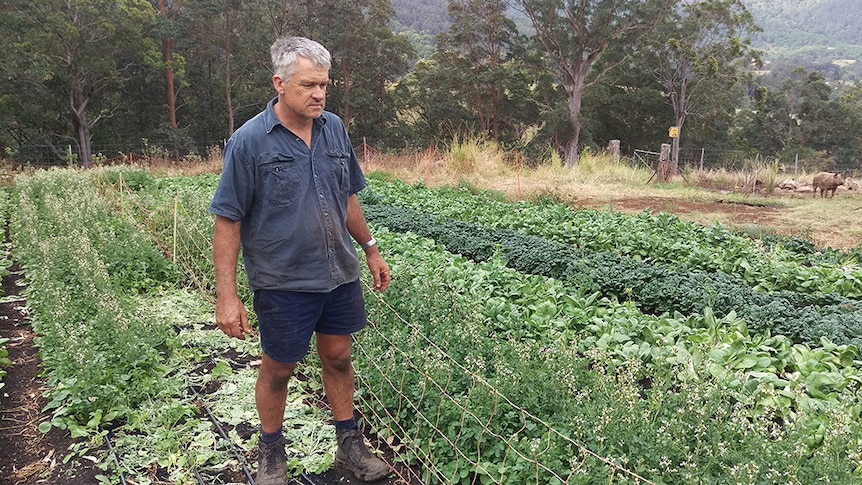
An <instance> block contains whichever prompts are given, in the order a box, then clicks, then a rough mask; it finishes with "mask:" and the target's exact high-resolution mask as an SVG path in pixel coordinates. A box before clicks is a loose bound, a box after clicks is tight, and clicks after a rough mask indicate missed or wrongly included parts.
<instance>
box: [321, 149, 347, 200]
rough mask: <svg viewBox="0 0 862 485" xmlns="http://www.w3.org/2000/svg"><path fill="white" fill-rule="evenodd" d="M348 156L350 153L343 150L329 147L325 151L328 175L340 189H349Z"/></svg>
mask: <svg viewBox="0 0 862 485" xmlns="http://www.w3.org/2000/svg"><path fill="white" fill-rule="evenodd" d="M349 156H350V154H349V153H347V152H346V151H344V150H338V149H330V150H327V151H326V158H327V159H328V160H329V163H328V164H327V170H328V172H329V176H330V178H331V179H332V181H333V182H334V183H335V186H336V187H338V188H339V189H341V191H347V190H348V189H349V187H348V185H349V181H350V176H349V170H350V169H349V164H348V163H347V161H348V160H349Z"/></svg>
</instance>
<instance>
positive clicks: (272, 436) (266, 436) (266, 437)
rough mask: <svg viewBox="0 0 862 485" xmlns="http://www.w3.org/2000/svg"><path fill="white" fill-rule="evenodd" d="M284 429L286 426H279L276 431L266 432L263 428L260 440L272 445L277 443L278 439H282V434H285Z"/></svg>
mask: <svg viewBox="0 0 862 485" xmlns="http://www.w3.org/2000/svg"><path fill="white" fill-rule="evenodd" d="M283 429H284V428H278V431H276V432H275V433H264V432H263V429H261V430H260V442H261V443H263V444H265V445H271V444H273V443H275V442H276V441H278V440H280V439H281V437H282V436H284V434H283V433H282V430H283Z"/></svg>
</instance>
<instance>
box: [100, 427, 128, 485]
mask: <svg viewBox="0 0 862 485" xmlns="http://www.w3.org/2000/svg"><path fill="white" fill-rule="evenodd" d="M110 436H111V433H110V431H109V432H108V433H107V434H106V435H105V444H106V445H107V446H108V452H110V453H111V459H112V460H113V462H114V466H115V467H117V470H120V460H119V459H118V458H117V453H116V452H115V451H114V447H113V446H111V438H110ZM120 483H122V484H123V485H127V484H126V474H125V473H123V471H122V470H121V471H120Z"/></svg>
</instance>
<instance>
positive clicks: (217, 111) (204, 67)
mask: <svg viewBox="0 0 862 485" xmlns="http://www.w3.org/2000/svg"><path fill="white" fill-rule="evenodd" d="M295 3H296V2H282V1H275V0H261V1H258V2H248V3H246V2H241V1H240V0H197V1H195V2H191V3H189V4H188V6H187V7H186V8H185V9H184V10H183V15H182V16H181V18H180V22H181V24H182V25H183V26H184V33H185V35H184V36H183V37H181V38H180V39H179V40H178V42H177V49H179V50H180V51H181V52H182V53H183V55H184V56H185V58H186V59H187V64H186V69H187V71H186V78H187V82H188V83H189V86H190V89H188V90H186V91H185V92H184V94H183V95H181V96H180V97H179V103H180V106H179V113H180V115H182V118H183V119H184V120H186V124H187V125H188V126H189V129H190V130H191V131H192V133H193V136H194V138H195V139H197V140H198V141H199V142H216V141H218V140H224V139H227V138H228V137H230V135H232V134H233V132H234V130H235V129H236V128H237V127H238V126H240V125H241V124H242V123H244V122H245V121H246V120H248V119H250V118H251V117H252V116H254V115H255V114H257V113H258V112H260V110H261V109H263V107H264V106H265V105H266V102H267V101H269V100H270V99H271V98H272V97H273V96H274V95H275V92H274V91H273V88H272V81H271V77H272V66H271V61H270V58H269V47H270V45H271V44H272V42H273V40H275V38H276V37H278V36H279V35H283V33H284V32H292V33H296V32H297V31H298V29H299V27H300V26H301V19H303V18H305V15H304V13H302V14H301V15H300V12H298V11H297V10H294V9H292V8H293V7H294V6H295V5H294V4H295ZM303 12H304V10H303Z"/></svg>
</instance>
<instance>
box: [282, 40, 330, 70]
mask: <svg viewBox="0 0 862 485" xmlns="http://www.w3.org/2000/svg"><path fill="white" fill-rule="evenodd" d="M269 52H270V54H271V55H272V70H273V73H274V74H275V75H276V76H278V77H280V78H281V79H282V80H283V81H289V80H290V77H291V76H293V72H294V70H295V69H296V62H297V60H298V58H299V57H305V58H307V59H309V60H311V62H312V63H314V65H315V66H317V67H325V68H327V69H329V67H330V66H331V65H332V55H331V54H330V53H329V51H328V50H326V47H323V46H322V45H320V43H318V42H315V41H313V40H311V39H306V38H305V37H281V38H279V39H276V41H275V42H273V43H272V47H270V48H269Z"/></svg>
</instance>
